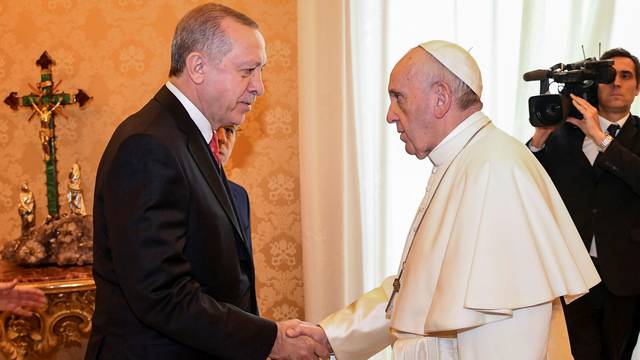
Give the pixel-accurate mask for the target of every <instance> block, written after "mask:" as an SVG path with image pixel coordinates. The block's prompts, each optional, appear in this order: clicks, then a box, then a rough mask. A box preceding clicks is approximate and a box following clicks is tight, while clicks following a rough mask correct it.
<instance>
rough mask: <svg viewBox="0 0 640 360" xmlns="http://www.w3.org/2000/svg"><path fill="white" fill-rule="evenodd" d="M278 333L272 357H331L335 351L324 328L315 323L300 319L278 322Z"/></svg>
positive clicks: (297, 359) (296, 358) (303, 358)
mask: <svg viewBox="0 0 640 360" xmlns="http://www.w3.org/2000/svg"><path fill="white" fill-rule="evenodd" d="M277 325H278V335H277V336H276V341H275V343H274V344H273V348H272V349H271V354H269V357H270V358H271V359H289V360H305V359H314V360H317V359H318V358H320V359H329V355H330V354H331V353H332V352H333V349H332V348H331V344H329V340H328V339H327V335H326V334H325V332H324V330H323V329H322V328H321V327H320V326H318V325H315V324H311V323H308V322H303V321H300V320H287V321H281V322H278V323H277Z"/></svg>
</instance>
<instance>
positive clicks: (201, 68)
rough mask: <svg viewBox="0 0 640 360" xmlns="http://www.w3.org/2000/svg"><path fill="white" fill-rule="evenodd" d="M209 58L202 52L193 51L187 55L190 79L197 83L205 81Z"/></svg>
mask: <svg viewBox="0 0 640 360" xmlns="http://www.w3.org/2000/svg"><path fill="white" fill-rule="evenodd" d="M208 61H209V59H208V58H207V57H206V56H205V55H204V54H203V53H201V52H192V53H191V54H189V55H187V58H186V64H185V68H186V70H187V74H188V75H189V79H191V81H192V82H193V83H195V84H197V85H200V84H202V82H203V81H204V73H205V66H206V65H207V62H208Z"/></svg>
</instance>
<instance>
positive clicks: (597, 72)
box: [522, 58, 616, 127]
mask: <svg viewBox="0 0 640 360" xmlns="http://www.w3.org/2000/svg"><path fill="white" fill-rule="evenodd" d="M522 78H523V79H524V81H537V80H540V95H536V96H532V97H530V98H529V122H530V123H531V125H533V126H535V127H542V126H552V125H555V124H558V123H559V122H561V121H564V120H565V119H566V118H567V116H572V117H575V118H577V119H582V114H581V113H580V111H578V109H576V108H575V106H573V104H572V101H571V97H570V96H569V94H574V95H576V96H579V97H581V98H583V99H585V100H587V101H588V102H589V103H590V104H591V105H593V106H594V107H596V108H597V107H598V84H608V83H610V82H612V81H613V80H614V79H615V78H616V70H615V69H614V68H613V60H596V59H595V58H588V59H585V60H582V61H578V62H575V63H571V64H567V65H565V64H562V63H559V64H556V65H553V66H552V67H551V68H549V70H533V71H529V72H527V73H525V74H524V75H523V76H522ZM552 81H553V82H556V83H562V84H564V86H563V87H562V88H561V89H560V90H559V91H558V92H559V93H558V94H549V93H548V92H549V85H550V84H551V83H552Z"/></svg>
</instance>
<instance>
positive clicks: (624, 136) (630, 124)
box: [593, 115, 640, 180]
mask: <svg viewBox="0 0 640 360" xmlns="http://www.w3.org/2000/svg"><path fill="white" fill-rule="evenodd" d="M639 124H640V119H638V117H636V116H633V115H630V116H629V119H627V122H625V123H624V126H623V127H622V129H620V131H619V132H618V136H616V140H615V141H617V142H619V143H620V145H622V146H623V147H625V148H627V149H630V150H633V147H634V145H635V144H636V142H637V140H636V137H637V135H638V125H639ZM600 156H604V155H603V153H599V154H598V157H600ZM596 159H597V158H596ZM593 170H594V171H595V174H596V176H597V178H598V180H599V179H600V176H601V175H602V174H604V173H605V171H604V169H603V168H602V167H600V166H594V167H593Z"/></svg>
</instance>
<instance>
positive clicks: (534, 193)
mask: <svg viewBox="0 0 640 360" xmlns="http://www.w3.org/2000/svg"><path fill="white" fill-rule="evenodd" d="M429 159H430V160H431V161H432V163H433V165H434V169H433V172H432V175H431V177H430V179H429V183H428V185H427V189H426V194H425V196H424V199H423V201H422V203H421V205H420V208H419V209H418V212H417V214H416V217H415V219H414V222H413V225H412V227H411V230H410V232H409V235H408V237H407V242H406V244H405V250H404V254H403V261H404V260H406V263H405V266H404V271H403V272H402V276H401V278H400V283H401V287H400V291H399V292H398V294H397V295H396V296H395V298H394V300H393V304H392V305H393V306H392V308H391V310H390V311H389V316H386V315H387V314H386V313H385V308H386V306H387V302H388V301H389V298H390V295H391V292H392V291H393V286H392V282H393V278H388V279H387V280H385V281H384V282H383V284H382V285H381V286H380V287H378V288H376V289H374V290H372V291H371V292H369V293H367V294H365V295H363V296H362V297H361V298H359V299H358V300H356V302H354V303H353V304H351V305H350V306H348V307H347V308H345V309H343V310H340V311H338V312H336V313H334V314H332V315H330V316H329V317H327V318H325V319H324V320H322V321H321V322H320V325H321V326H322V327H323V328H324V330H325V332H326V333H327V337H328V338H329V340H330V342H331V345H332V346H333V349H334V351H335V354H336V358H337V359H338V360H351V359H367V358H369V357H370V356H372V355H373V354H375V353H376V352H378V351H380V350H382V349H383V348H384V347H386V346H387V345H390V344H391V345H393V353H394V356H395V358H396V359H404V360H409V359H421V360H425V359H429V360H431V359H438V360H443V359H464V360H476V359H491V360H494V359H509V360H511V359H518V360H527V359H536V360H537V359H544V358H545V356H546V355H545V354H546V348H547V339H548V334H549V324H550V321H551V302H552V301H553V300H554V299H556V298H558V297H560V296H564V298H565V301H567V302H570V301H572V300H573V299H575V298H576V297H579V296H580V295H582V294H585V293H586V292H588V290H589V288H591V287H592V286H594V285H595V284H597V283H598V282H599V281H600V278H599V276H598V274H597V272H596V270H595V268H594V266H593V264H592V262H591V259H590V258H589V254H588V252H587V250H586V248H585V247H584V245H583V242H582V240H581V239H580V235H579V234H578V231H577V230H576V228H575V226H574V225H573V222H572V220H571V217H570V216H569V213H568V211H567V209H566V208H565V206H564V204H563V202H562V199H561V198H560V195H559V194H558V192H557V191H556V189H555V187H554V185H553V183H552V182H551V180H550V178H549V176H548V175H547V174H546V172H545V170H544V169H543V168H542V166H541V165H540V164H539V163H538V161H537V160H536V159H535V157H534V156H533V155H532V154H531V153H530V151H529V150H528V149H527V148H526V147H525V145H524V144H522V143H520V142H518V141H517V140H515V139H514V138H512V137H511V136H509V135H507V134H505V133H504V132H502V131H501V130H500V129H498V128H496V127H495V126H494V125H493V124H492V123H491V122H490V120H489V118H487V117H486V116H485V115H484V114H483V113H482V112H477V113H475V114H473V115H471V116H470V117H469V118H467V119H466V120H465V121H464V122H462V123H461V124H460V125H459V126H458V127H457V128H456V129H454V130H453V131H452V132H451V133H450V134H449V135H448V136H447V137H446V138H445V139H444V140H443V141H442V142H441V143H440V144H439V145H438V146H437V147H436V148H435V149H434V150H433V151H432V152H431V153H430V154H429ZM401 267H402V265H401Z"/></svg>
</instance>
